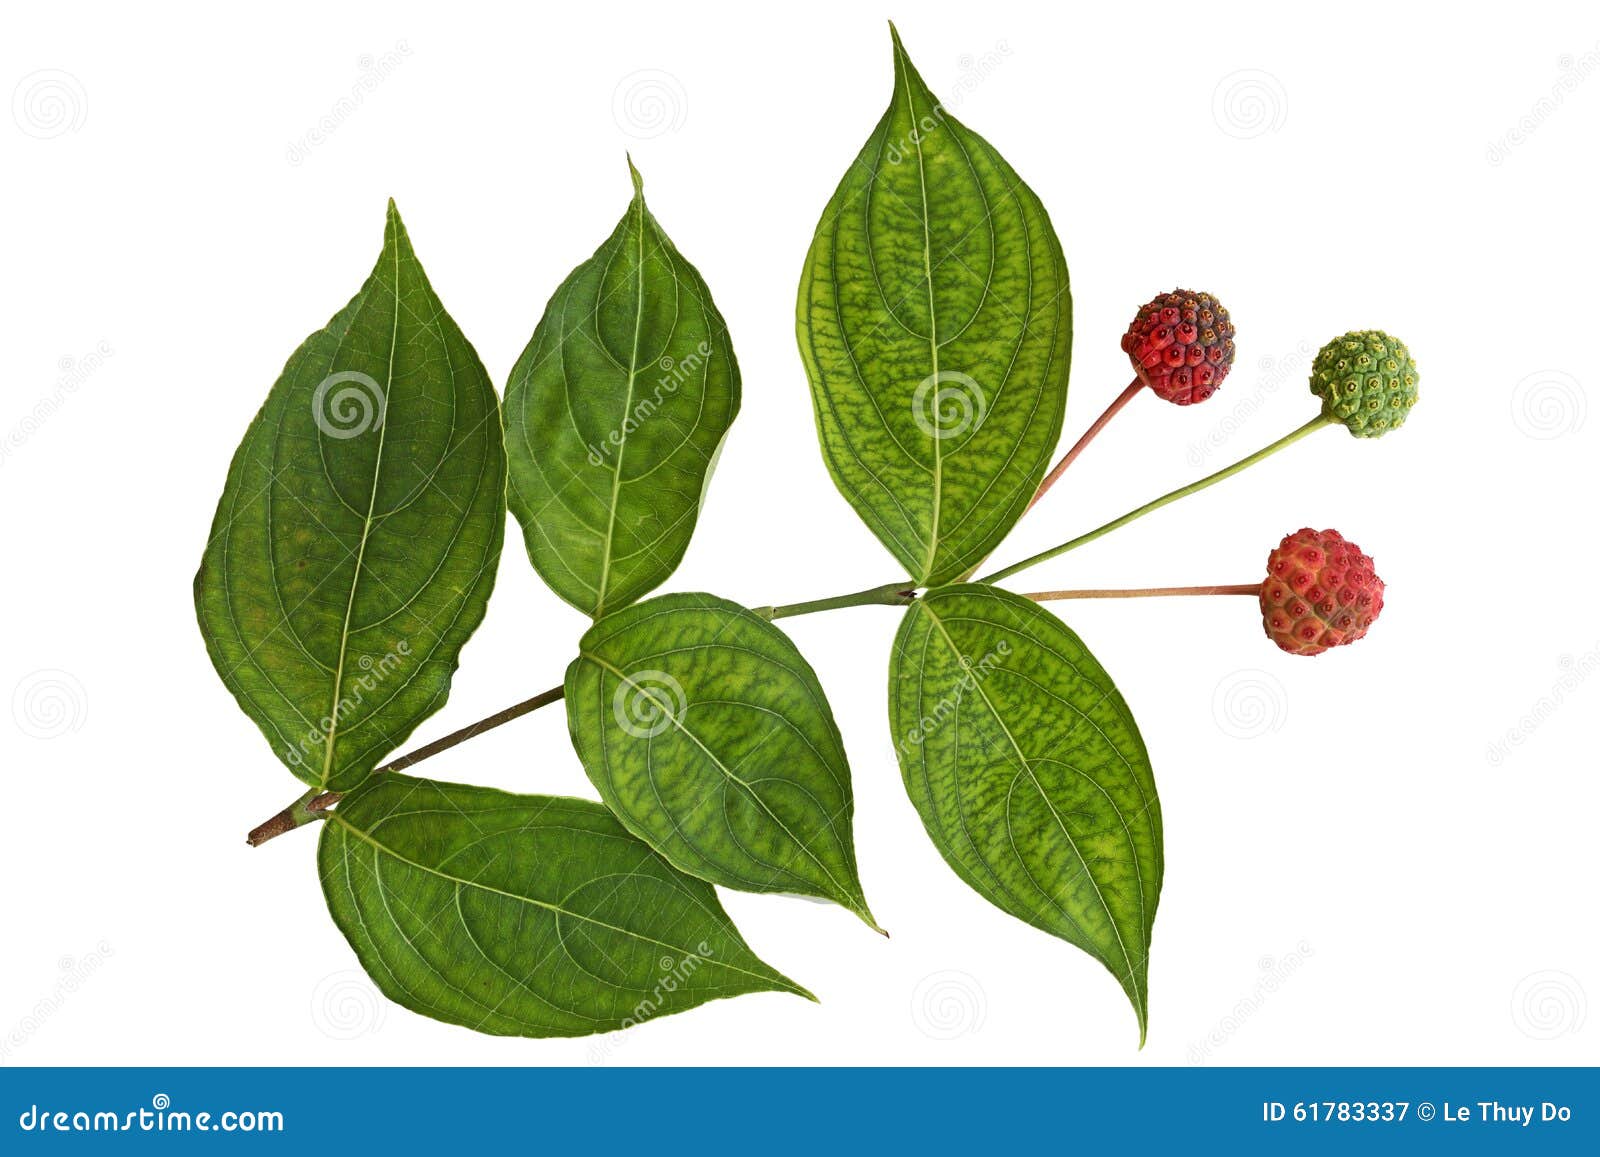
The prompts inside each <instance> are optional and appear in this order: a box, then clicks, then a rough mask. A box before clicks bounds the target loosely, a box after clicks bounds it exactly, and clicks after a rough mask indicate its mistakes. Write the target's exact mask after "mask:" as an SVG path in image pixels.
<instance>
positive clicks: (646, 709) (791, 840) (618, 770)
mask: <svg viewBox="0 0 1600 1157" xmlns="http://www.w3.org/2000/svg"><path fill="white" fill-rule="evenodd" d="M566 698H567V723H568V726H569V727H570V729H571V731H572V741H573V744H574V746H575V747H576V748H577V750H578V755H579V757H580V758H581V759H582V760H583V766H584V769H585V770H586V771H587V772H588V773H589V778H590V779H591V780H592V781H593V782H594V785H595V787H597V788H598V789H599V790H600V796H601V798H602V799H604V800H605V801H606V803H607V805H608V806H609V807H610V808H611V810H612V811H613V812H615V813H616V815H617V817H618V818H619V819H621V820H622V822H623V824H625V825H626V826H627V828H628V830H629V831H631V832H633V833H634V835H636V836H638V837H640V838H641V839H643V840H645V841H647V842H648V843H649V844H650V846H651V847H653V848H655V849H656V850H657V851H659V852H660V853H661V854H662V855H664V856H665V857H666V858H667V859H669V860H671V861H672V863H673V864H675V865H677V866H678V867H679V868H682V869H683V870H684V871H686V872H690V873H693V874H694V875H696V876H699V877H700V878H701V879H703V880H710V881H711V882H712V883H713V884H722V885H724V886H726V887H729V888H739V889H741V890H743V891H746V892H798V893H802V894H804V895H808V896H821V897H824V898H826V899H829V900H833V901H835V902H836V903H839V904H842V905H844V906H845V907H846V908H848V909H850V910H851V911H852V912H855V913H856V914H857V915H859V916H860V917H861V918H862V919H863V920H865V921H866V922H867V923H868V924H869V925H871V926H872V927H873V928H876V927H877V924H876V923H874V921H873V919H872V914H871V913H870V912H869V911H868V910H867V902H866V899H865V897H864V896H863V895H862V891H861V880H860V877H859V875H858V874H857V871H856V855H855V846H854V844H853V843H852V839H851V832H850V824H851V814H852V812H853V811H854V809H855V800H854V796H853V794H852V792H851V788H850V766H849V763H848V762H847V761H846V759H845V754H844V745H843V743H842V742H841V741H840V738H839V728H838V727H837V726H836V725H835V723H834V721H833V712H832V711H831V710H829V708H828V701H827V699H826V698H825V697H824V696H823V693H822V686H821V685H820V684H819V683H818V682H817V677H816V675H815V674H814V673H813V672H812V670H811V667H810V666H809V665H808V664H807V663H806V661H805V659H803V658H802V657H801V655H800V652H799V651H797V650H795V646H794V644H793V643H791V642H790V641H789V639H788V636H786V635H785V634H784V633H783V632H782V631H780V630H778V628H776V627H774V626H773V625H772V624H771V623H769V622H767V621H766V620H764V619H762V618H760V617H759V616H757V615H756V614H754V613H753V612H751V611H748V610H746V609H745V608H743V607H741V606H738V605H737V604H735V603H730V602H728V601H727V600H726V599H719V598H716V597H715V596H713V595H704V594H674V595H664V596H662V597H660V598H655V599H651V600H650V601H649V602H645V603H640V604H639V605H637V606H634V607H629V608H628V609H627V610H625V611H621V612H619V613H618V614H615V615H608V616H607V617H606V618H604V619H601V620H600V621H599V622H598V623H596V624H595V625H594V626H592V627H590V628H589V631H588V633H587V634H585V635H584V636H583V641H582V642H581V643H580V644H579V653H578V658H576V659H574V660H573V662H572V665H571V666H570V667H568V668H567V681H566Z"/></svg>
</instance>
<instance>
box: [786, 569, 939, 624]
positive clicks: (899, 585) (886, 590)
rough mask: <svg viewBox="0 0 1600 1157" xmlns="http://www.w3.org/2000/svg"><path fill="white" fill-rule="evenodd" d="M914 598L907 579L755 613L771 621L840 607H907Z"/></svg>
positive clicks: (909, 581)
mask: <svg viewBox="0 0 1600 1157" xmlns="http://www.w3.org/2000/svg"><path fill="white" fill-rule="evenodd" d="M916 598H917V587H916V584H915V583H914V582H912V581H911V580H910V579H902V580H900V581H899V582H892V583H884V584H883V585H882V586H878V587H868V588H867V589H866V590H864V591H856V592H855V593H854V594H849V595H834V596H833V597H832V598H828V599H813V600H811V601H810V602H808V603H789V604H788V605H786V606H781V607H756V608H754V610H755V613H756V614H758V615H760V616H761V617H762V618H763V619H766V620H767V621H768V622H771V621H772V620H773V619H788V618H793V617H794V616H795V615H810V614H815V613H816V612H817V611H834V610H838V609H840V608H841V607H865V606H874V605H879V606H891V607H909V606H910V605H911V604H912V603H913V602H915V601H916Z"/></svg>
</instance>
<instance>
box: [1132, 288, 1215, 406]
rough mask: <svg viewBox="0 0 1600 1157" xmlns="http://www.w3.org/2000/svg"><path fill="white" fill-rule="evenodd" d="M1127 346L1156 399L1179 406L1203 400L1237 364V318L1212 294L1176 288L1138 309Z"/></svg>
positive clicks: (1135, 367)
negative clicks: (1234, 345)
mask: <svg viewBox="0 0 1600 1157" xmlns="http://www.w3.org/2000/svg"><path fill="white" fill-rule="evenodd" d="M1122 350H1123V352H1124V353H1126V354H1127V355H1128V357H1129V359H1130V360H1131V361H1132V362H1133V369H1134V372H1135V373H1137V374H1138V375H1139V378H1140V380H1142V381H1143V382H1144V383H1145V384H1146V385H1148V386H1149V387H1150V388H1151V390H1153V391H1154V392H1155V394H1156V396H1157V397H1159V398H1161V399H1162V400H1164V401H1168V402H1174V403H1176V404H1177V405H1180V406H1187V405H1190V404H1192V403H1194V402H1203V401H1205V400H1206V399H1207V398H1209V397H1210V396H1211V395H1212V394H1214V393H1216V392H1217V387H1218V386H1220V385H1222V379H1223V378H1225V377H1227V376H1228V370H1229V369H1231V368H1232V367H1233V322H1231V321H1229V320H1228V311H1227V310H1226V309H1224V308H1222V303H1221V302H1219V301H1218V300H1217V299H1216V298H1214V297H1212V296H1211V295H1210V294H1209V293H1195V292H1194V291H1193V290H1190V289H1174V290H1173V291H1172V292H1171V293H1163V294H1160V295H1159V296H1157V297H1156V298H1155V300H1153V301H1150V302H1148V303H1146V304H1145V306H1144V307H1143V308H1141V309H1140V310H1139V315H1138V316H1137V317H1135V318H1134V319H1133V324H1132V325H1130V326H1128V332H1127V333H1125V334H1123V335H1122Z"/></svg>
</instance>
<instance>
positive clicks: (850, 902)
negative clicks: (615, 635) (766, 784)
mask: <svg viewBox="0 0 1600 1157" xmlns="http://www.w3.org/2000/svg"><path fill="white" fill-rule="evenodd" d="M578 657H579V658H580V659H587V660H588V661H589V662H591V663H593V664H594V665H595V666H597V667H599V668H600V669H601V670H603V671H608V672H610V673H611V674H612V675H614V676H616V677H617V678H618V679H621V680H622V681H623V682H624V683H626V684H628V686H630V687H633V688H638V687H639V684H638V683H637V682H636V681H635V680H633V679H631V678H629V677H628V675H627V674H626V673H625V672H623V671H622V670H620V669H618V668H617V667H616V666H614V665H612V664H611V663H608V662H606V661H605V660H604V659H602V658H601V657H600V656H598V655H595V654H593V653H591V652H588V651H580V652H578ZM666 715H667V718H668V719H669V720H670V721H671V722H672V726H674V727H675V728H677V729H678V731H679V732H680V733H682V734H683V735H684V736H685V737H687V738H688V739H689V741H690V742H692V743H693V744H694V745H695V746H696V747H698V748H699V749H700V750H701V751H702V752H704V753H705V756H706V758H707V759H709V760H710V761H711V762H712V764H713V765H714V766H715V767H716V769H717V770H718V771H720V772H722V774H723V775H725V776H727V778H728V779H729V780H731V781H732V782H734V783H736V784H738V785H739V786H740V787H742V788H743V789H744V791H745V794H747V795H748V796H749V797H750V798H751V799H752V800H754V801H755V803H756V806H758V807H759V808H760V809H761V810H762V812H764V813H765V814H766V815H767V816H768V817H770V818H771V820H772V822H773V823H775V824H777V825H778V827H779V828H781V829H782V830H783V834H784V835H786V836H788V837H789V839H790V840H792V841H793V842H794V846H795V847H797V848H799V849H800V850H801V851H802V852H804V853H805V855H806V857H807V858H808V859H810V861H811V862H812V863H813V864H815V865H816V866H817V868H818V869H819V870H820V871H821V872H822V874H823V875H824V876H826V877H827V878H828V882H829V883H830V884H832V885H833V886H834V888H835V889H837V891H836V892H835V893H834V898H835V899H836V900H838V901H840V903H842V904H843V905H844V907H846V908H848V909H850V911H852V912H857V913H859V912H860V910H861V909H860V907H859V906H858V904H857V901H856V898H855V895H854V894H853V893H852V892H851V891H850V889H849V888H847V887H845V886H844V885H842V884H841V883H840V882H839V880H838V878H837V877H836V876H835V875H834V874H833V873H832V872H831V871H829V870H828V866H827V865H826V864H824V863H823V862H822V861H821V860H820V859H819V858H818V857H817V854H816V853H815V852H813V851H812V850H811V848H810V847H809V846H807V843H806V841H805V840H802V839H801V838H800V837H799V836H797V835H795V834H794V832H792V831H790V830H789V825H788V824H786V823H784V822H783V818H782V817H781V816H779V815H778V814H777V813H776V812H774V811H773V810H772V809H771V808H770V807H769V806H767V801H766V800H764V799H762V798H761V793H760V792H758V791H756V789H755V787H754V786H753V785H751V784H750V783H749V782H747V781H746V780H743V779H741V778H740V777H739V776H738V775H736V774H735V773H734V772H733V771H732V769H730V768H729V767H728V766H727V765H726V764H725V763H723V762H722V760H721V759H719V758H717V754H716V752H714V751H712V750H711V749H710V748H709V747H707V746H706V745H705V741H704V740H702V739H701V738H700V737H699V736H698V735H696V734H695V733H694V732H692V731H690V730H689V729H688V728H687V727H685V726H684V725H683V723H682V721H681V720H679V719H678V718H677V717H676V716H674V715H673V714H672V713H671V712H670V711H669V712H667V713H666ZM830 770H831V769H830ZM696 851H697V852H698V849H696Z"/></svg>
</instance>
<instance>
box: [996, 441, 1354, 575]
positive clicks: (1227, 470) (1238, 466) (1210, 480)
mask: <svg viewBox="0 0 1600 1157" xmlns="http://www.w3.org/2000/svg"><path fill="white" fill-rule="evenodd" d="M1337 421H1338V419H1335V418H1327V417H1324V416H1322V415H1320V414H1319V415H1317V417H1315V418H1313V419H1311V421H1309V422H1307V423H1306V424H1305V425H1304V426H1301V427H1300V428H1299V429H1298V430H1295V431H1293V432H1292V433H1289V434H1285V435H1284V436H1283V437H1282V438H1279V439H1278V440H1277V441H1276V442H1274V443H1272V444H1271V445H1270V446H1263V447H1262V448H1261V449H1259V450H1257V451H1256V452H1255V453H1254V454H1251V455H1250V456H1249V457H1246V458H1241V459H1239V461H1237V462H1235V463H1234V464H1233V465H1232V466H1225V467H1223V468H1222V469H1221V470H1218V471H1217V472H1216V473H1215V474H1208V475H1207V476H1206V477H1204V478H1202V479H1200V480H1199V481H1198V482H1191V483H1189V485H1187V486H1180V487H1179V488H1178V489H1177V490H1174V491H1172V492H1171V493H1170V494H1163V495H1162V496H1161V497H1160V498H1157V499H1154V500H1153V501H1150V502H1146V503H1145V504H1144V505H1143V506H1141V507H1138V508H1137V509H1135V510H1130V511H1128V513H1126V514H1124V515H1122V516H1121V517H1120V518H1113V519H1112V520H1111V521H1110V522H1108V523H1106V524H1105V525H1104V526H1100V527H1096V528H1095V529H1094V530H1091V531H1089V532H1088V533H1087V534H1080V535H1079V536H1078V537H1077V538H1074V539H1072V540H1071V541H1070V542H1064V543H1062V544H1061V545H1060V546H1053V547H1051V548H1050V549H1049V550H1044V551H1040V552H1039V553H1038V554H1036V555H1034V556H1032V557H1031V558H1025V559H1023V560H1022V561H1021V562H1015V563H1012V564H1011V565H1010V566H1008V567H1005V568H1004V569H1002V570H997V571H995V572H994V573H993V574H992V575H989V576H988V577H986V578H981V579H979V580H978V581H979V582H980V583H995V582H999V581H1000V580H1001V579H1003V578H1009V577H1010V576H1012V575H1014V574H1016V573H1017V572H1018V571H1023V570H1027V569H1028V568H1029V567H1030V566H1034V565H1036V564H1037V563H1041V562H1044V561H1046V560H1047V559H1052V558H1055V557H1056V555H1058V554H1066V553H1067V551H1069V550H1076V549H1077V548H1078V547H1080V546H1083V545H1085V544H1087V543H1091V542H1093V541H1094V540H1095V539H1097V538H1100V537H1102V536H1104V535H1107V534H1110V533H1111V532H1112V531H1113V530H1116V529H1118V528H1119V527H1123V526H1127V525H1128V523H1130V522H1132V521H1134V520H1135V519H1137V518H1143V517H1144V516H1145V515H1146V514H1149V513H1151V512H1152V511H1155V510H1160V509H1161V508H1162V507H1163V506H1166V505H1168V504H1169V503H1172V502H1176V501H1177V500H1178V499H1180V498H1186V497H1188V496H1189V495H1191V494H1194V493H1196V492H1198V491H1201V490H1204V489H1205V488H1206V487H1208V486H1214V485H1216V484H1217V483H1218V482H1221V481H1222V480H1223V479H1224V478H1231V477H1232V476H1233V475H1235V474H1238V473H1239V472H1240V471H1242V470H1245V469H1247V468H1248V467H1251V466H1254V465H1255V464H1256V463H1257V462H1261V461H1264V460H1266V459H1267V458H1270V457H1272V455H1274V454H1276V453H1277V452H1278V451H1279V450H1282V449H1284V448H1286V447H1288V446H1291V445H1293V444H1294V443H1296V442H1298V441H1299V440H1300V439H1301V438H1304V437H1305V436H1306V435H1307V434H1313V433H1315V432H1316V431H1318V430H1320V429H1322V428H1323V427H1324V426H1330V425H1334V424H1336V423H1337Z"/></svg>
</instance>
